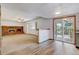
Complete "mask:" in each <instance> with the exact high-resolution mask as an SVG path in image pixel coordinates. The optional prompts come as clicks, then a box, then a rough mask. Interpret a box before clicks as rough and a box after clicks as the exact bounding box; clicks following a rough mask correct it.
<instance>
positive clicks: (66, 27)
mask: <svg viewBox="0 0 79 59" xmlns="http://www.w3.org/2000/svg"><path fill="white" fill-rule="evenodd" d="M54 39H55V40H59V41H63V42H68V43H74V17H68V18H61V19H55V20H54Z"/></svg>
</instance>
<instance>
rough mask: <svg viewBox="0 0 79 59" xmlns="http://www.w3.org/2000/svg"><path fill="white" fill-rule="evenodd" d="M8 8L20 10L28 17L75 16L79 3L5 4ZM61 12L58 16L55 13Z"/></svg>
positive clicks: (78, 10) (78, 9)
mask: <svg viewBox="0 0 79 59" xmlns="http://www.w3.org/2000/svg"><path fill="white" fill-rule="evenodd" d="M4 5H5V6H6V8H9V9H15V10H20V11H22V12H24V13H25V14H26V15H30V16H31V15H34V17H36V16H42V17H48V18H49V17H50V18H52V17H55V16H62V15H69V14H75V13H78V12H79V4H78V3H63V4H62V3H24V4H23V3H22V4H21V3H13V4H11V3H10V4H4ZM56 11H59V12H61V14H60V15H56V14H55V12H56Z"/></svg>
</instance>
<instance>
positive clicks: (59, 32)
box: [54, 19, 63, 40]
mask: <svg viewBox="0 0 79 59" xmlns="http://www.w3.org/2000/svg"><path fill="white" fill-rule="evenodd" d="M62 25H63V23H62V21H61V20H59V19H58V20H55V21H54V39H56V40H62V39H63V29H62V28H63V26H62Z"/></svg>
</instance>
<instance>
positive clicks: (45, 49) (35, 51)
mask: <svg viewBox="0 0 79 59" xmlns="http://www.w3.org/2000/svg"><path fill="white" fill-rule="evenodd" d="M8 55H79V50H78V49H77V48H75V46H74V45H72V44H67V43H61V42H59V41H53V40H48V41H46V42H43V43H40V44H30V45H29V44H27V46H25V48H24V49H18V50H16V51H12V52H10V53H8Z"/></svg>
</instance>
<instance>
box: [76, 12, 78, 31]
mask: <svg viewBox="0 0 79 59" xmlns="http://www.w3.org/2000/svg"><path fill="white" fill-rule="evenodd" d="M76 30H79V13H78V14H76Z"/></svg>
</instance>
